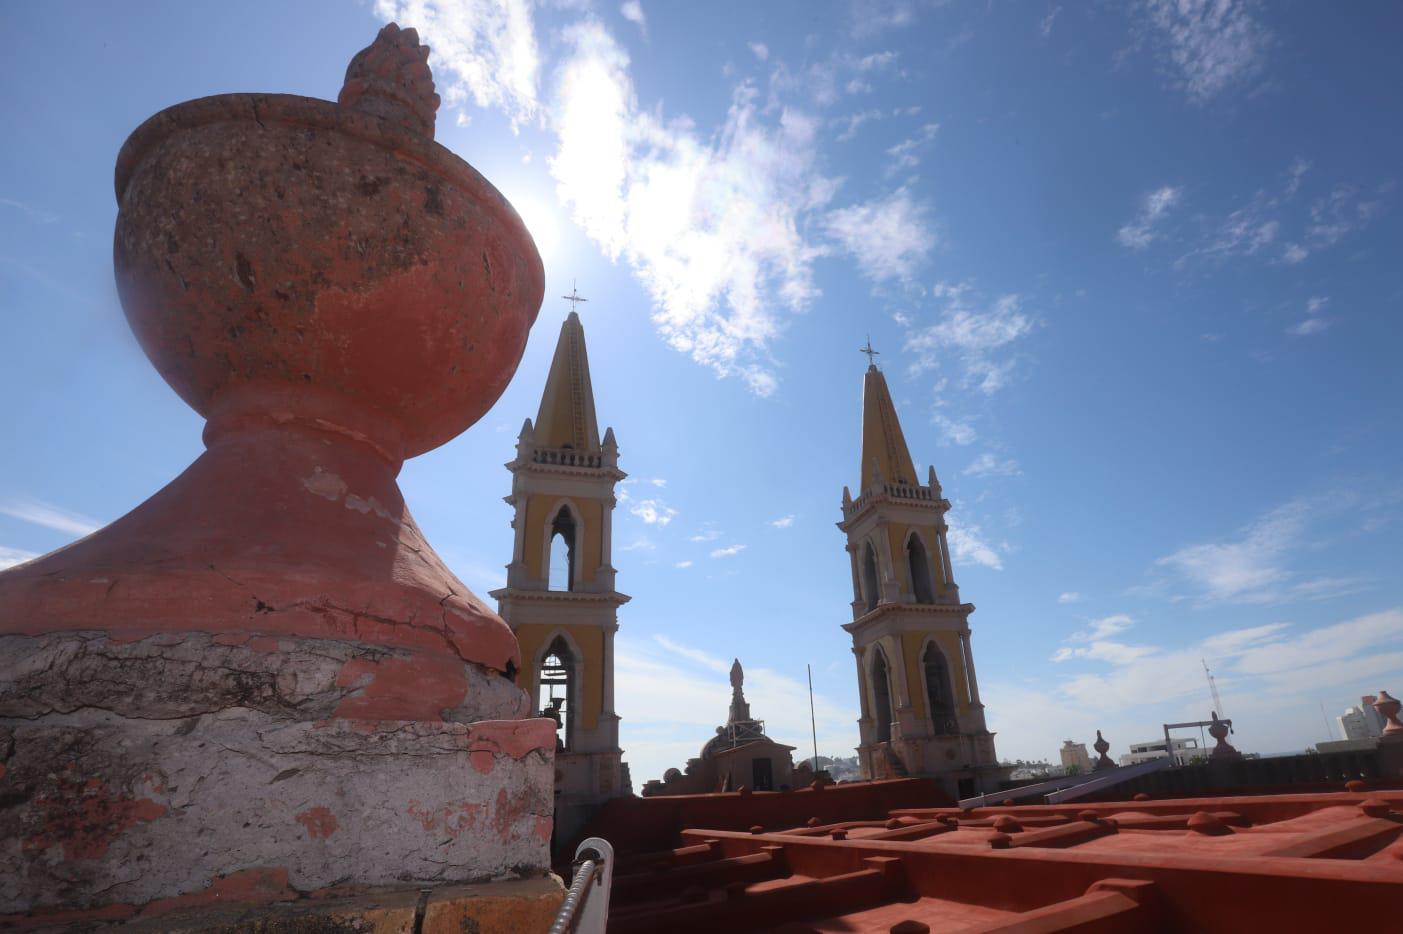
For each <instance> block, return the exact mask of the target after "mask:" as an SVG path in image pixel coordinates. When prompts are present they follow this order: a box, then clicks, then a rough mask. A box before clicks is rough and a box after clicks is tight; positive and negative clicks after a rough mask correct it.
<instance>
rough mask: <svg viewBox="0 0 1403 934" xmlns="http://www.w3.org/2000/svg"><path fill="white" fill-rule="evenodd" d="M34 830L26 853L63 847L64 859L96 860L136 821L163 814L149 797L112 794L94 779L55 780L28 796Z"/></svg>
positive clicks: (163, 806)
mask: <svg viewBox="0 0 1403 934" xmlns="http://www.w3.org/2000/svg"><path fill="white" fill-rule="evenodd" d="M33 807H34V809H35V810H36V811H38V813H39V820H40V822H41V826H40V828H39V830H38V831H37V832H36V833H34V834H31V835H30V836H29V837H28V838H26V839H25V841H24V844H23V848H24V851H25V852H27V853H33V852H36V851H42V850H47V849H49V848H50V847H53V846H62V847H63V858H64V859H101V858H102V857H103V856H106V855H107V848H108V847H109V846H110V845H111V844H112V842H113V841H114V840H116V839H117V837H119V836H120V835H121V834H122V832H123V831H125V830H126V829H127V828H129V827H131V826H133V825H134V824H136V823H137V822H138V821H153V820H155V819H156V818H158V817H160V816H162V815H163V814H165V813H166V811H167V810H168V808H167V807H166V806H165V805H164V804H159V803H157V802H155V801H152V800H151V799H150V798H125V797H119V796H116V795H113V794H112V793H111V792H110V791H109V789H108V787H107V783H106V782H104V781H103V780H102V779H100V778H90V779H88V780H87V781H79V780H75V779H72V778H69V777H67V776H66V775H65V776H60V777H59V778H58V780H57V783H56V785H55V787H54V788H53V790H51V791H41V792H39V793H38V794H36V795H35V796H34V798H33Z"/></svg>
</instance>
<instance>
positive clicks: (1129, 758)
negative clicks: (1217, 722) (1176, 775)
mask: <svg viewBox="0 0 1403 934" xmlns="http://www.w3.org/2000/svg"><path fill="white" fill-rule="evenodd" d="M1169 743H1170V749H1172V750H1173V751H1174V764H1175V765H1187V764H1188V763H1190V762H1192V761H1194V760H1195V759H1204V758H1207V756H1208V754H1207V752H1206V751H1205V750H1203V749H1201V748H1200V747H1199V745H1198V740H1196V739H1192V738H1190V739H1171V740H1170V741H1169ZM1168 755H1169V750H1168V749H1165V746H1164V740H1163V739H1162V738H1161V739H1153V740H1148V741H1146V742H1143V743H1131V744H1130V752H1128V753H1126V754H1125V755H1123V756H1121V757H1120V764H1121V765H1138V764H1139V763H1141V762H1149V761H1150V760H1151V759H1163V758H1165V757H1166V756H1168Z"/></svg>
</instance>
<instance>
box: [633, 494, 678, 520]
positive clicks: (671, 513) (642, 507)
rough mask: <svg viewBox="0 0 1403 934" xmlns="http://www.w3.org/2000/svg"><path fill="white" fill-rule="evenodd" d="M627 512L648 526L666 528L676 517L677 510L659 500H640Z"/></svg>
mask: <svg viewBox="0 0 1403 934" xmlns="http://www.w3.org/2000/svg"><path fill="white" fill-rule="evenodd" d="M628 511H629V512H631V513H632V514H633V515H635V516H637V517H638V518H640V519H642V520H643V521H644V522H645V523H647V524H648V525H660V526H666V525H667V524H668V523H669V522H671V521H672V520H673V518H674V517H675V516H676V515H677V510H676V509H673V508H672V507H671V506H669V505H667V504H666V503H664V502H663V501H662V500H660V499H641V500H639V501H638V502H636V503H634V504H633V505H632V506H630V507H629V510H628Z"/></svg>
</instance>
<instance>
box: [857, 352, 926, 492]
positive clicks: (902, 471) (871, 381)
mask: <svg viewBox="0 0 1403 934" xmlns="http://www.w3.org/2000/svg"><path fill="white" fill-rule="evenodd" d="M861 476H862V489H863V490H864V491H865V490H868V489H871V488H872V487H873V486H876V485H877V484H880V483H911V484H914V483H916V466H915V464H913V463H912V462H911V452H910V451H909V450H907V448H906V438H905V436H903V435H902V433H901V423H900V422H898V421H897V420H896V406H894V405H892V401H891V393H890V392H889V391H888V390H887V380H886V377H885V376H883V375H882V371H881V370H879V369H877V367H876V366H875V365H871V364H869V365H868V367H867V375H866V376H864V377H863V379H862V474H861Z"/></svg>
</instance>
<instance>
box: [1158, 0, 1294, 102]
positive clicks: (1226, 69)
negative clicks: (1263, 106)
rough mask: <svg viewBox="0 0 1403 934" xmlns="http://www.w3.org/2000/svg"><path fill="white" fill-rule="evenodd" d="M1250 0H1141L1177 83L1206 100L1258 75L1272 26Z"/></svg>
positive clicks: (1192, 97) (1194, 98)
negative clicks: (1261, 21)
mask: <svg viewBox="0 0 1403 934" xmlns="http://www.w3.org/2000/svg"><path fill="white" fill-rule="evenodd" d="M1256 6H1257V4H1256V3H1255V2H1253V0H1145V2H1144V3H1143V4H1142V7H1141V9H1142V10H1143V12H1144V14H1145V16H1146V19H1147V21H1148V23H1149V26H1150V32H1149V36H1150V38H1151V41H1152V43H1153V45H1154V46H1155V48H1156V50H1157V51H1158V52H1159V54H1160V56H1161V59H1162V60H1163V62H1164V63H1165V65H1166V66H1167V67H1168V68H1169V70H1170V72H1171V75H1172V81H1173V83H1174V85H1175V86H1177V87H1179V88H1180V89H1182V90H1183V91H1184V92H1185V93H1186V94H1187V95H1188V97H1189V99H1190V100H1191V101H1194V102H1196V103H1204V102H1206V101H1208V100H1210V99H1212V98H1213V97H1215V96H1217V95H1218V94H1220V93H1222V92H1223V91H1224V90H1226V89H1227V88H1229V87H1232V86H1234V85H1240V84H1244V83H1247V82H1249V81H1251V80H1253V79H1255V78H1256V77H1257V76H1258V75H1260V74H1261V72H1262V70H1263V68H1264V67H1265V65H1266V59H1267V51H1268V50H1269V49H1270V48H1271V46H1272V43H1273V41H1274V40H1273V37H1272V33H1271V30H1269V29H1268V28H1267V27H1266V26H1264V25H1263V24H1262V23H1260V22H1259V21H1258V20H1257V19H1256V17H1255V16H1254V15H1253V13H1254V11H1255V8H1256Z"/></svg>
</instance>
